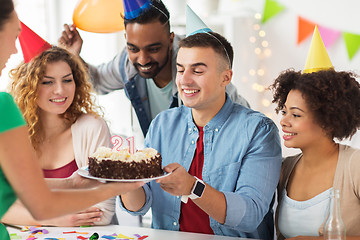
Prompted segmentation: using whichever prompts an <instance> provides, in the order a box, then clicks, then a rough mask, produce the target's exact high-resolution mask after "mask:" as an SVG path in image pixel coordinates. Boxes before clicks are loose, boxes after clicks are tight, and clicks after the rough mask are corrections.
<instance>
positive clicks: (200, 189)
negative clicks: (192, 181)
mask: <svg viewBox="0 0 360 240" xmlns="http://www.w3.org/2000/svg"><path fill="white" fill-rule="evenodd" d="M204 188H205V184H203V183H201V182H196V186H195V188H194V191H193V193H194V194H195V195H196V196H198V197H201V195H202V193H203V191H204Z"/></svg>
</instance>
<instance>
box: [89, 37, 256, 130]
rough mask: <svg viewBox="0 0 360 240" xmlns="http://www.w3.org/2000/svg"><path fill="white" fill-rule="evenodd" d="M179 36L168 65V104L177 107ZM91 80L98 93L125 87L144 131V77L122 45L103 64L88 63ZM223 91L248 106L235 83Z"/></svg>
mask: <svg viewBox="0 0 360 240" xmlns="http://www.w3.org/2000/svg"><path fill="white" fill-rule="evenodd" d="M181 38H182V36H179V35H175V37H174V43H173V49H172V52H171V68H172V80H173V88H172V100H171V103H170V104H169V106H170V108H173V107H178V106H179V105H181V101H179V99H178V94H177V87H176V81H175V79H176V72H177V71H176V57H177V53H178V51H179V41H180V40H181ZM89 69H90V74H91V82H92V84H93V86H94V88H95V89H96V91H97V92H98V93H100V94H107V93H109V92H112V91H115V90H118V89H125V93H126V96H127V97H128V98H129V99H130V101H131V104H132V106H133V108H134V110H135V113H136V115H137V118H138V120H139V124H140V127H141V130H142V132H143V134H144V136H145V135H146V133H147V131H148V129H149V126H150V123H151V120H152V118H151V114H150V103H149V96H148V93H147V88H146V79H145V78H143V77H141V76H140V75H139V73H138V71H137V69H136V68H135V67H134V65H133V64H132V62H131V61H130V60H129V57H128V52H127V50H126V48H124V50H123V51H122V52H121V54H118V55H116V56H115V58H114V59H113V60H111V61H110V62H108V63H106V64H102V65H99V66H97V67H94V66H91V65H89ZM226 92H227V93H228V94H229V96H230V98H231V99H232V100H233V101H234V102H237V103H239V104H241V105H244V106H246V107H249V108H250V105H249V103H248V102H247V101H246V100H245V98H243V97H242V96H240V95H239V94H238V92H237V90H236V87H235V86H234V85H232V84H229V85H228V86H226Z"/></svg>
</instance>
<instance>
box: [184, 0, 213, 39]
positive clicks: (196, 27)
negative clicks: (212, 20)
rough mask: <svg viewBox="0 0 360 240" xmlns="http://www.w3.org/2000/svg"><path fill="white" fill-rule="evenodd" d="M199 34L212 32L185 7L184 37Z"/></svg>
mask: <svg viewBox="0 0 360 240" xmlns="http://www.w3.org/2000/svg"><path fill="white" fill-rule="evenodd" d="M200 32H212V30H211V29H210V28H208V26H206V24H205V23H204V22H203V21H202V20H201V19H200V17H199V16H198V15H196V13H195V12H194V11H193V10H192V9H191V8H190V7H189V5H186V36H187V37H188V36H190V35H194V34H196V33H200Z"/></svg>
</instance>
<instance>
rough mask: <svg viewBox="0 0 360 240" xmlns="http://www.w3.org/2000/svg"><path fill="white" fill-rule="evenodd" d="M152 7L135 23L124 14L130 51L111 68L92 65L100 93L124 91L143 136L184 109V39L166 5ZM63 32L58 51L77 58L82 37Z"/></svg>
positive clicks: (234, 98) (73, 31)
mask: <svg viewBox="0 0 360 240" xmlns="http://www.w3.org/2000/svg"><path fill="white" fill-rule="evenodd" d="M125 2H126V1H124V6H125V5H126V4H125ZM128 4H129V3H128ZM149 6H150V7H149V9H146V10H145V11H143V12H141V13H140V15H139V16H137V17H135V18H127V17H126V12H125V18H124V23H125V32H126V42H127V43H126V44H127V46H126V49H124V50H123V51H122V52H121V53H120V54H117V55H116V56H115V58H114V59H113V60H112V61H110V62H108V63H106V64H102V65H100V66H97V67H94V66H91V65H89V69H90V73H91V76H92V78H91V81H92V83H93V86H94V88H95V89H96V91H97V92H98V93H100V94H107V93H110V92H112V91H115V90H118V89H125V91H126V95H127V97H128V98H129V99H130V101H131V104H132V106H133V108H134V110H135V112H136V115H137V117H138V120H139V124H140V127H141V130H142V132H143V135H144V136H145V135H146V133H147V131H148V128H149V125H150V122H151V120H152V119H154V118H155V116H156V115H157V114H158V113H160V112H161V111H163V110H165V109H168V108H172V107H177V106H179V105H181V100H180V99H179V98H178V94H177V88H176V84H175V77H176V64H175V63H176V56H177V52H178V50H179V47H178V42H179V41H180V40H181V37H180V36H178V35H175V34H174V33H173V32H170V23H169V18H170V16H169V12H168V10H167V9H166V7H165V5H164V4H163V3H162V2H161V1H159V0H152V1H149ZM64 27H65V29H64V31H63V33H62V36H61V37H60V39H59V45H60V46H62V47H65V48H67V49H68V50H70V51H71V52H73V53H75V54H77V55H78V54H79V53H80V51H81V46H82V39H81V37H80V35H79V32H78V31H77V30H76V29H75V27H74V26H68V25H65V26H64ZM226 90H227V93H228V94H229V96H230V98H231V99H232V101H234V102H237V103H240V104H242V105H244V106H246V107H250V106H249V104H248V102H247V101H246V100H245V99H244V98H243V97H241V96H240V95H238V93H237V90H236V88H235V86H234V85H232V84H230V85H229V86H228V87H227V89H226Z"/></svg>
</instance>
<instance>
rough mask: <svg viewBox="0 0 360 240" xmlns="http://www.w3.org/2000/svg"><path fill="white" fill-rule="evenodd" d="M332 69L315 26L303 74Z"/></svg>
mask: <svg viewBox="0 0 360 240" xmlns="http://www.w3.org/2000/svg"><path fill="white" fill-rule="evenodd" d="M332 68H334V67H333V65H332V63H331V61H330V58H329V55H328V53H327V51H326V48H325V45H324V43H323V41H322V39H321V36H320V33H319V30H318V28H317V26H315V30H314V34H313V37H312V40H311V45H310V49H309V53H308V55H307V59H306V63H305V67H304V70H303V73H312V72H317V71H321V70H326V69H332Z"/></svg>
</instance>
